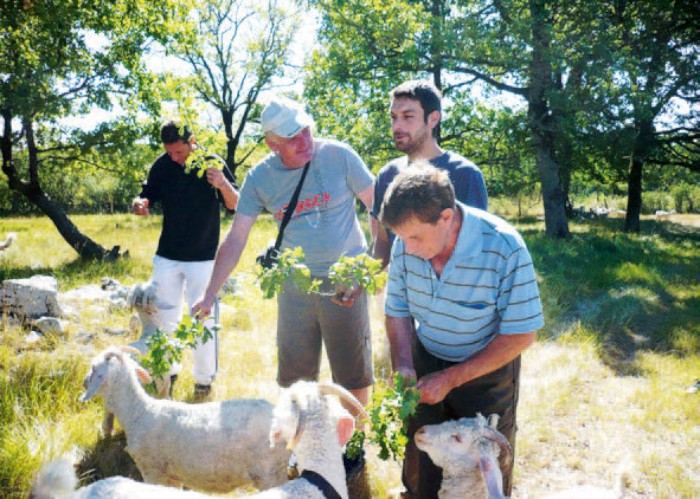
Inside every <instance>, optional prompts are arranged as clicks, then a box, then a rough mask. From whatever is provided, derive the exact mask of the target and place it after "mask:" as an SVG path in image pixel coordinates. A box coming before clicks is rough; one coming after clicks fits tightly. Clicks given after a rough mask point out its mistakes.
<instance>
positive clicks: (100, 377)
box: [78, 367, 105, 402]
mask: <svg viewBox="0 0 700 499" xmlns="http://www.w3.org/2000/svg"><path fill="white" fill-rule="evenodd" d="M104 381H105V373H104V372H102V371H101V370H96V369H95V368H94V367H93V368H92V369H91V370H90V374H88V375H87V376H86V377H85V381H84V382H83V385H84V386H85V393H83V395H82V396H81V397H80V398H79V399H78V400H79V401H81V402H87V401H88V400H90V399H91V398H92V397H93V396H94V395H95V394H96V393H97V391H98V390H99V389H100V387H101V386H102V383H104Z"/></svg>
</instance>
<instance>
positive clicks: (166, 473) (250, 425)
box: [81, 347, 290, 493]
mask: <svg viewBox="0 0 700 499" xmlns="http://www.w3.org/2000/svg"><path fill="white" fill-rule="evenodd" d="M130 350H131V349H129V348H128V347H124V348H122V349H117V348H110V349H107V350H105V351H104V352H102V353H101V354H99V355H98V356H97V357H96V358H95V359H94V360H93V363H92V368H91V370H90V373H89V374H88V376H87V377H86V378H85V382H84V385H85V390H86V391H85V394H84V395H83V396H82V397H81V400H82V401H86V400H89V399H90V398H92V397H93V396H94V395H96V394H99V395H101V396H102V398H103V399H104V402H105V409H106V411H108V412H112V413H114V414H115V416H116V417H117V419H118V420H119V422H120V423H121V426H122V428H123V429H124V432H125V434H126V439H127V449H126V450H127V452H128V453H129V454H130V455H131V457H132V458H133V459H134V462H135V463H136V466H137V467H138V469H139V471H140V472H141V475H142V476H143V478H144V481H146V482H148V483H155V484H162V485H170V486H176V487H179V486H185V487H188V488H192V489H197V490H202V491H207V492H216V493H222V492H228V491H230V490H232V489H234V488H236V487H239V486H242V485H245V484H251V483H252V484H253V485H255V487H257V488H258V489H261V490H262V489H267V488H269V487H273V486H276V485H279V484H281V483H283V482H284V481H286V478H287V464H288V462H289V456H290V452H289V451H288V450H285V449H271V448H270V447H269V446H268V445H267V442H268V434H269V429H270V424H271V421H272V409H273V406H272V404H270V402H268V401H266V400H261V399H237V400H227V401H224V402H209V403H205V404H186V403H183V402H176V401H172V400H160V399H155V398H153V397H151V396H149V395H148V394H147V393H146V392H145V391H144V389H143V387H142V386H141V384H140V383H139V381H138V379H137V376H138V377H140V378H142V379H143V381H145V382H148V381H149V379H150V378H149V376H148V373H147V372H146V371H145V370H144V369H143V368H141V367H140V366H139V365H138V364H137V363H136V361H134V360H133V359H132V358H131V357H130V356H129V355H128V354H127V353H126V352H128V351H130Z"/></svg>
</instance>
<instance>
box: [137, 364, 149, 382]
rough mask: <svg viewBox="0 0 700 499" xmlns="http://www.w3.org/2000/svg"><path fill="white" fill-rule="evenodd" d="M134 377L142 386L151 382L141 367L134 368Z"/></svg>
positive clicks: (146, 372)
mask: <svg viewBox="0 0 700 499" xmlns="http://www.w3.org/2000/svg"><path fill="white" fill-rule="evenodd" d="M136 377H137V378H138V379H139V381H140V382H141V384H142V385H147V384H148V383H150V382H151V381H153V380H152V379H151V375H150V374H148V371H146V370H145V369H144V368H143V367H141V366H136Z"/></svg>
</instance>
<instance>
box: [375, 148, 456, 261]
mask: <svg viewBox="0 0 700 499" xmlns="http://www.w3.org/2000/svg"><path fill="white" fill-rule="evenodd" d="M456 213H457V206H456V204H455V191H454V187H453V186H452V182H450V177H449V175H448V173H447V172H446V171H445V170H441V169H438V168H435V167H434V166H432V165H431V164H430V163H428V162H427V161H424V160H421V161H416V162H415V163H414V164H412V165H411V166H409V167H408V168H406V169H404V170H403V171H402V172H401V173H399V174H398V175H397V176H396V178H394V180H393V181H392V182H391V184H389V188H388V189H387V191H386V194H385V196H384V203H383V204H382V210H381V212H380V213H379V220H380V221H381V222H382V223H383V224H384V225H385V226H387V227H389V228H390V229H391V230H393V231H394V232H395V233H396V235H397V236H399V237H400V238H401V239H403V241H404V244H405V246H406V251H407V252H408V253H409V254H412V255H416V256H419V257H421V258H425V259H430V258H433V257H434V256H436V255H438V254H441V252H443V251H444V250H445V248H446V247H447V245H448V243H449V242H450V237H451V236H453V235H454V231H455V227H456V226H455V225H454V224H453V222H454V221H455V217H456Z"/></svg>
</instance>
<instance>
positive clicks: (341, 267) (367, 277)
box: [328, 253, 387, 295]
mask: <svg viewBox="0 0 700 499" xmlns="http://www.w3.org/2000/svg"><path fill="white" fill-rule="evenodd" d="M328 277H329V278H330V280H331V283H332V284H333V285H334V286H335V287H336V289H338V288H342V289H350V288H351V287H353V286H358V285H359V286H361V287H363V288H364V289H366V290H367V292H368V293H370V294H373V295H374V294H377V292H378V291H380V290H381V289H382V288H383V287H384V284H386V279H387V274H386V272H382V261H381V260H378V259H376V258H372V257H371V256H369V255H368V254H366V253H363V254H361V255H358V256H355V257H350V256H341V257H340V258H339V259H338V261H337V262H336V263H334V264H333V265H331V268H330V270H329V271H328Z"/></svg>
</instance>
